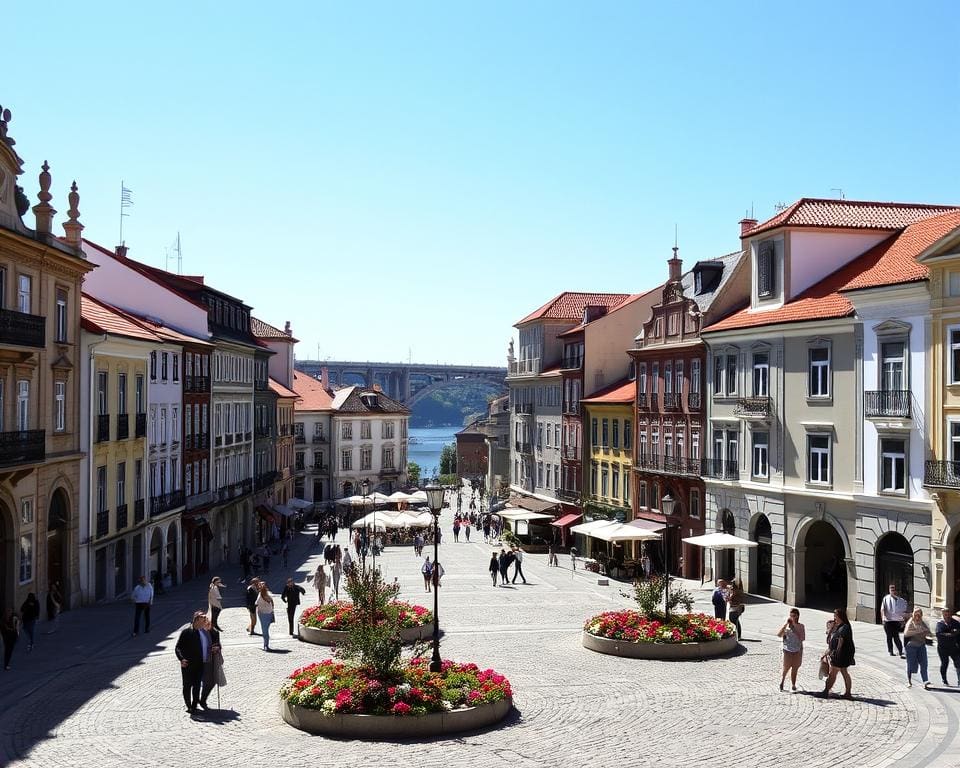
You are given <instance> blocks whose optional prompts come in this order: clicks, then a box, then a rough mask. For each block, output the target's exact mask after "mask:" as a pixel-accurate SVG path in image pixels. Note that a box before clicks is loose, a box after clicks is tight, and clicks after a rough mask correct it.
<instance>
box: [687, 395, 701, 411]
mask: <svg viewBox="0 0 960 768" xmlns="http://www.w3.org/2000/svg"><path fill="white" fill-rule="evenodd" d="M701 408H703V395H702V394H700V393H699V392H687V409H688V410H690V411H699V410H700V409H701Z"/></svg>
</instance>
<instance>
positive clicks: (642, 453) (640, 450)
mask: <svg viewBox="0 0 960 768" xmlns="http://www.w3.org/2000/svg"><path fill="white" fill-rule="evenodd" d="M637 456H638V457H639V458H640V460H641V461H642V460H643V459H644V458H646V456H647V433H646V432H640V445H638V446H637Z"/></svg>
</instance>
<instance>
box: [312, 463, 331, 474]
mask: <svg viewBox="0 0 960 768" xmlns="http://www.w3.org/2000/svg"><path fill="white" fill-rule="evenodd" d="M310 469H312V470H313V471H314V472H326V471H327V470H328V469H330V465H329V464H327V463H326V462H325V461H315V462H313V464H311V465H310Z"/></svg>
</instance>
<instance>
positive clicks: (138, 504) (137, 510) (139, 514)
mask: <svg viewBox="0 0 960 768" xmlns="http://www.w3.org/2000/svg"><path fill="white" fill-rule="evenodd" d="M144 517H146V514H145V512H144V503H143V499H134V502H133V524H134V525H137V524H138V523H142V522H143V518H144Z"/></svg>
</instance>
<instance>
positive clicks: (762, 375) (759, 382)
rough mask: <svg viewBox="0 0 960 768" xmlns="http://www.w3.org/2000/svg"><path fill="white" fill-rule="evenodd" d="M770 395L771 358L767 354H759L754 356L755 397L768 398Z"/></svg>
mask: <svg viewBox="0 0 960 768" xmlns="http://www.w3.org/2000/svg"><path fill="white" fill-rule="evenodd" d="M769 395H770V356H769V355H768V354H767V353H766V352H762V353H761V352H758V353H756V354H754V356H753V396H754V397H768V396H769Z"/></svg>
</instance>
